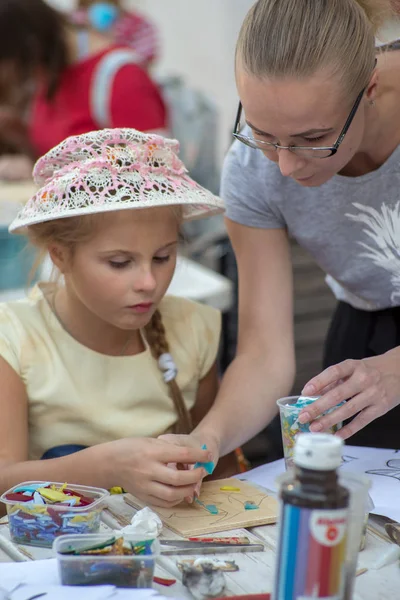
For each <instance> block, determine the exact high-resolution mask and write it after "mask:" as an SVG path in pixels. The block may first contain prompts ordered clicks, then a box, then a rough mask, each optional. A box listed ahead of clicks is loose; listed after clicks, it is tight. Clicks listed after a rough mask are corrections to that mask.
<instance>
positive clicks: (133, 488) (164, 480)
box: [104, 438, 210, 508]
mask: <svg viewBox="0 0 400 600" xmlns="http://www.w3.org/2000/svg"><path fill="white" fill-rule="evenodd" d="M104 446H108V450H107V451H109V450H110V448H111V457H110V455H109V454H108V461H109V468H110V471H111V473H110V479H111V480H112V481H113V484H112V485H120V486H122V487H123V488H124V489H125V490H127V491H128V492H130V493H131V494H134V495H135V496H137V497H138V498H140V500H142V501H143V502H146V503H147V504H152V505H155V506H162V507H167V508H169V507H171V506H175V505H176V504H179V503H180V502H182V501H183V500H184V499H185V498H187V497H193V494H194V488H195V486H196V484H198V483H199V482H200V481H201V480H202V479H203V477H204V476H205V472H204V469H201V468H199V469H193V470H182V471H180V470H177V469H173V468H171V467H169V466H168V464H170V463H175V464H179V463H182V464H188V465H194V464H195V463H196V462H207V461H208V460H210V454H209V452H208V451H207V450H201V448H199V447H190V446H183V445H179V444H174V443H171V442H166V441H163V440H160V439H158V440H156V439H153V438H127V439H123V440H117V441H115V442H110V443H109V444H105V445H104ZM110 459H111V460H110ZM105 460H107V459H105ZM110 487H112V486H110Z"/></svg>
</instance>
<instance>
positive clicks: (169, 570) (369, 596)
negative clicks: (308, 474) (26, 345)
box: [0, 496, 400, 600]
mask: <svg viewBox="0 0 400 600" xmlns="http://www.w3.org/2000/svg"><path fill="white" fill-rule="evenodd" d="M134 513H135V510H134V509H133V508H131V507H130V506H128V505H127V504H126V503H125V502H124V500H123V497H122V496H111V497H110V498H109V501H108V506H107V508H106V510H105V511H104V513H103V514H104V516H103V523H102V529H103V530H109V528H113V529H119V528H121V527H123V526H125V525H127V524H128V523H129V522H130V520H131V518H132V516H133V514H134ZM223 535H247V536H249V537H250V538H252V541H259V540H260V539H261V540H262V542H263V543H264V544H265V551H263V552H254V553H248V554H245V553H243V554H241V553H232V554H223V555H221V554H220V555H215V556H216V557H219V558H220V559H223V560H234V561H235V562H236V564H237V565H238V566H239V571H237V572H233V573H226V574H225V575H226V582H227V589H226V595H228V596H229V595H231V596H232V595H241V594H254V593H265V592H270V591H271V588H272V581H273V573H274V567H275V547H276V536H277V528H276V526H275V525H266V526H263V527H256V528H253V529H249V530H243V529H241V530H235V531H232V532H224V534H223ZM0 536H3V537H4V538H6V539H8V540H9V531H8V526H7V523H6V518H3V519H2V520H1V521H0ZM161 537H165V538H170V539H171V538H174V539H179V536H177V535H176V534H175V533H173V532H171V531H169V530H168V529H167V528H165V527H164V529H163V533H162V536H161ZM0 545H1V544H0ZM390 545H391V543H390V540H389V538H387V536H386V535H385V534H384V533H382V529H380V528H379V527H378V525H377V524H376V522H374V521H373V517H371V519H370V524H369V527H368V534H367V543H366V548H365V549H364V550H363V551H362V552H360V554H359V561H358V569H359V570H360V569H363V568H366V569H367V571H366V572H365V573H363V574H361V575H359V576H358V577H357V578H356V586H355V594H354V600H381V599H382V600H389V599H390V600H392V599H393V600H394V599H395V598H399V597H400V592H399V589H400V568H399V564H398V562H396V563H393V564H390V565H387V566H385V567H382V568H381V569H379V570H376V569H373V568H372V567H373V565H374V564H375V562H376V560H377V559H378V558H380V557H382V555H383V553H385V552H387V551H388V550H389V549H390ZM15 547H16V548H18V549H19V550H20V551H22V552H23V554H21V559H22V560H24V559H25V560H34V559H44V558H51V557H53V553H52V551H51V550H47V549H43V548H33V547H31V546H15ZM186 558H195V556H189V555H185V556H179V557H172V556H161V558H160V560H159V563H158V565H157V567H156V573H155V575H156V576H158V577H163V578H167V579H168V578H169V579H171V578H173V579H176V580H177V582H176V583H175V584H174V585H173V586H171V587H165V586H161V585H158V584H155V585H154V587H155V588H156V589H157V590H158V591H159V592H160V593H161V594H162V595H164V596H170V597H178V598H188V599H189V598H192V597H191V595H190V593H189V592H188V590H187V589H186V588H185V587H184V586H183V585H182V584H181V583H180V579H181V578H180V571H179V569H178V567H177V561H179V560H180V559H186ZM11 560H12V559H11V558H10V557H9V556H8V555H7V554H6V553H5V552H4V550H1V549H0V561H11Z"/></svg>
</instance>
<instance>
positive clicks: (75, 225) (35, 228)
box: [27, 206, 193, 433]
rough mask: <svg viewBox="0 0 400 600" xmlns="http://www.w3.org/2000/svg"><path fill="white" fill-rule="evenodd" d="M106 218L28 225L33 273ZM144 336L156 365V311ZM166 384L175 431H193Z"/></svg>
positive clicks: (160, 347)
mask: <svg viewBox="0 0 400 600" xmlns="http://www.w3.org/2000/svg"><path fill="white" fill-rule="evenodd" d="M171 211H172V212H173V214H174V216H175V217H176V218H177V221H178V223H179V224H180V222H181V220H182V211H181V209H180V207H174V206H171ZM106 218H107V213H98V214H94V215H84V216H82V217H68V218H66V219H55V220H53V221H47V222H44V223H38V224H36V225H30V226H29V227H28V231H27V236H28V239H29V241H30V243H31V244H32V245H33V246H35V247H36V248H37V249H38V250H39V256H38V260H37V261H36V263H35V266H34V271H36V270H37V268H38V266H39V264H40V262H41V261H42V260H43V258H44V257H45V255H46V253H47V251H48V248H49V247H50V246H51V245H52V244H60V245H63V246H64V247H66V248H67V249H68V250H69V251H70V253H71V256H72V255H73V252H74V249H75V248H76V246H77V245H78V244H84V243H85V242H88V241H90V240H91V239H92V238H93V236H94V235H95V234H96V231H98V228H99V227H101V225H102V224H103V223H104V221H105V219H106ZM145 334H146V339H147V341H148V344H149V346H150V349H151V353H152V355H153V357H154V358H155V360H157V362H158V359H159V358H160V356H161V355H162V354H164V353H169V346H168V341H167V338H166V334H165V328H164V325H163V322H162V317H161V313H160V311H159V310H157V311H156V312H155V313H154V315H153V317H152V319H151V321H150V323H148V325H147V326H146V327H145ZM166 385H168V388H169V393H170V396H171V398H172V401H173V403H174V406H175V409H176V412H177V415H178V420H177V423H176V425H175V432H176V433H190V431H191V430H192V429H193V425H192V419H191V415H190V412H189V411H188V409H187V407H186V404H185V401H184V399H183V396H182V393H181V391H180V389H179V386H178V384H177V382H176V380H175V379H173V380H172V381H169V382H168V383H167V384H166Z"/></svg>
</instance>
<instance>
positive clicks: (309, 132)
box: [246, 121, 333, 138]
mask: <svg viewBox="0 0 400 600" xmlns="http://www.w3.org/2000/svg"><path fill="white" fill-rule="evenodd" d="M246 123H247V125H248V126H249V127H250V128H251V129H253V131H255V132H256V133H259V134H260V135H265V136H267V137H274V136H273V135H272V134H270V133H267V132H266V131H261V129H258V127H255V126H254V125H252V124H251V123H249V121H246ZM331 131H333V127H326V128H322V127H321V128H320V129H307V131H302V132H301V133H292V134H291V135H290V136H289V137H294V138H295V137H306V136H307V135H315V134H316V133H319V134H320V133H329V132H331Z"/></svg>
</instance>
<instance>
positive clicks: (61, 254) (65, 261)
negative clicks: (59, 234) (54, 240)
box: [48, 244, 71, 275]
mask: <svg viewBox="0 0 400 600" xmlns="http://www.w3.org/2000/svg"><path fill="white" fill-rule="evenodd" d="M48 250H49V255H50V258H51V261H52V263H53V265H54V266H55V267H57V269H58V270H59V271H60V273H62V274H63V275H65V273H67V272H68V270H69V268H70V266H71V253H70V250H69V249H68V248H66V247H65V246H62V245H61V244H52V245H51V246H49V249H48Z"/></svg>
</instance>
